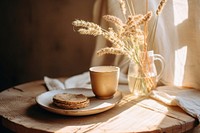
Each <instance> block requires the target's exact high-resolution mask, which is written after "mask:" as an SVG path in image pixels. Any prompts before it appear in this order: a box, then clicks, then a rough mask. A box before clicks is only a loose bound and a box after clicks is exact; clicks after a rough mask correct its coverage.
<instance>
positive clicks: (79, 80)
mask: <svg viewBox="0 0 200 133" xmlns="http://www.w3.org/2000/svg"><path fill="white" fill-rule="evenodd" d="M44 81H45V84H46V86H47V89H48V90H55V89H68V88H77V87H78V88H87V89H91V84H90V75H89V72H84V73H82V74H79V75H75V76H72V77H70V78H67V79H66V80H65V81H64V83H62V82H61V81H59V80H58V79H54V78H49V77H47V76H45V77H44ZM119 84H128V80H127V76H126V75H125V74H123V73H120V76H119Z"/></svg>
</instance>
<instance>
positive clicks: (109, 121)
mask: <svg viewBox="0 0 200 133" xmlns="http://www.w3.org/2000/svg"><path fill="white" fill-rule="evenodd" d="M119 90H120V91H121V92H122V94H123V99H122V100H121V101H120V103H119V104H118V105H116V106H115V107H114V108H112V109H110V110H108V111H106V112H103V113H99V114H95V115H89V116H64V115H59V114H54V113H51V112H48V111H46V110H44V109H42V108H40V107H39V106H38V105H37V104H36V102H35V98H36V96H38V95H39V94H41V93H43V92H45V91H47V90H46V87H45V85H44V83H43V81H35V82H30V83H26V84H23V85H19V86H15V87H12V88H10V89H7V90H5V91H3V92H1V93H0V115H1V124H2V125H3V126H4V127H6V128H8V129H10V130H12V131H14V132H20V133H21V132H28V133H29V132H30V133H32V132H33V133H41V132H55V133H66V132H140V133H141V132H153V133H162V132H165V133H179V132H189V131H191V130H192V128H194V127H195V126H196V124H197V120H195V119H194V118H193V117H191V116H189V115H188V114H186V113H185V112H184V111H183V110H182V109H180V108H179V107H169V106H166V105H164V104H162V103H159V102H158V101H155V100H153V99H150V98H141V99H135V97H133V96H131V95H130V94H129V92H128V90H127V86H120V87H119Z"/></svg>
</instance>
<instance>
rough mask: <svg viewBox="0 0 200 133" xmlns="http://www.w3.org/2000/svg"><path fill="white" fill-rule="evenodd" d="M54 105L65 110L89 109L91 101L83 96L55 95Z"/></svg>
mask: <svg viewBox="0 0 200 133" xmlns="http://www.w3.org/2000/svg"><path fill="white" fill-rule="evenodd" d="M53 103H54V104H55V105H57V106H58V107H60V108H64V109H80V108H85V107H87V106H88V105H89V103H90V100H89V99H88V98H87V97H86V96H85V95H83V94H69V93H61V94H56V95H54V97H53Z"/></svg>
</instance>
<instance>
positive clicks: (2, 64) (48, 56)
mask: <svg viewBox="0 0 200 133" xmlns="http://www.w3.org/2000/svg"><path fill="white" fill-rule="evenodd" d="M93 4H94V0H1V1H0V91H1V90H4V89H6V88H8V87H11V86H13V85H17V84H21V83H24V82H29V81H32V80H40V79H43V77H44V76H45V75H46V76H49V77H62V76H72V75H75V74H79V73H82V72H84V71H87V70H88V68H89V66H90V60H91V56H92V53H93V50H94V46H95V38H94V37H91V36H83V35H80V34H78V33H77V32H74V30H73V27H72V25H71V23H72V21H73V20H75V19H84V20H88V21H92V10H93Z"/></svg>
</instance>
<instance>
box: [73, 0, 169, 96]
mask: <svg viewBox="0 0 200 133" xmlns="http://www.w3.org/2000/svg"><path fill="white" fill-rule="evenodd" d="M116 1H118V2H119V4H120V8H121V11H122V14H123V16H124V20H125V22H123V21H122V19H120V18H118V17H116V16H113V15H104V16H103V19H105V20H106V21H107V22H110V23H112V24H113V25H114V26H115V28H112V27H109V28H108V29H107V30H106V29H103V28H102V27H101V26H99V25H98V24H95V23H93V22H87V21H84V20H75V21H73V23H72V25H73V26H74V27H78V28H79V29H78V32H79V33H80V34H84V35H93V36H99V35H101V36H103V37H104V38H105V39H107V40H108V41H110V42H111V44H112V46H111V47H105V48H101V49H99V50H98V51H97V55H99V56H101V55H104V54H115V55H125V56H126V57H128V59H129V60H130V61H133V62H134V63H135V64H137V65H138V66H139V67H140V70H139V73H137V76H133V75H129V76H128V78H129V79H128V81H129V89H130V91H131V92H132V93H134V92H133V90H136V88H138V92H137V93H141V94H142V93H145V95H146V94H148V93H149V92H150V91H151V89H152V88H155V86H156V84H157V83H156V80H155V78H154V77H152V76H150V74H149V73H150V68H151V66H150V59H149V58H148V47H149V44H148V43H147V37H148V30H147V29H148V23H149V21H150V20H151V18H152V16H153V12H152V11H149V10H148V2H149V1H148V0H145V1H146V14H144V15H143V14H135V10H134V6H133V0H116ZM138 2H139V1H138ZM166 2H167V0H161V1H160V2H159V5H158V7H157V9H156V10H155V13H154V14H155V15H156V19H155V22H154V25H153V28H152V31H151V38H153V40H152V39H150V41H149V42H151V45H152V44H153V43H154V38H155V32H156V27H157V20H158V16H159V14H160V13H161V12H162V10H163V8H164V5H165V4H166ZM129 68H130V66H129Z"/></svg>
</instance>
